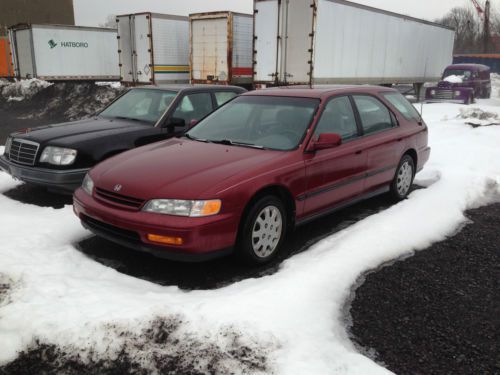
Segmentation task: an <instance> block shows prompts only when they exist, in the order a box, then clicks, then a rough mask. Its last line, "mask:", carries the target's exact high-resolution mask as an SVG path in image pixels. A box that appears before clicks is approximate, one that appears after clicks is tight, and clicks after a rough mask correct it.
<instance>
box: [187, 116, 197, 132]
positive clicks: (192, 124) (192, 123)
mask: <svg viewBox="0 0 500 375" xmlns="http://www.w3.org/2000/svg"><path fill="white" fill-rule="evenodd" d="M197 123H198V120H197V119H195V118H194V119H192V120H191V121H190V122H189V129H191V128H192V127H193V126H195V125H196V124H197Z"/></svg>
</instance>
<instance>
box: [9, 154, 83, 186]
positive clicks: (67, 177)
mask: <svg viewBox="0 0 500 375" xmlns="http://www.w3.org/2000/svg"><path fill="white" fill-rule="evenodd" d="M0 169H2V170H3V171H5V172H7V173H8V174H10V175H11V176H12V177H14V178H17V179H19V180H21V181H25V182H29V183H32V184H37V185H41V186H44V187H47V188H49V189H50V190H54V191H57V192H61V193H66V194H71V193H73V191H75V190H76V189H77V188H78V187H79V186H80V185H81V184H82V181H83V178H84V177H85V174H86V173H87V172H88V171H89V168H82V169H68V170H54V169H46V168H38V167H29V166H26V165H21V164H16V163H13V162H11V161H10V160H8V159H7V158H6V157H5V156H3V155H2V156H0Z"/></svg>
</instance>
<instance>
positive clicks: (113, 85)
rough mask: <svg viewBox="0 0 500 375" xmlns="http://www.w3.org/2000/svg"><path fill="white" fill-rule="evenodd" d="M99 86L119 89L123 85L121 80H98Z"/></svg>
mask: <svg viewBox="0 0 500 375" xmlns="http://www.w3.org/2000/svg"><path fill="white" fill-rule="evenodd" d="M95 84H96V85H97V86H109V87H111V88H113V89H119V88H120V87H122V84H121V82H96V83H95Z"/></svg>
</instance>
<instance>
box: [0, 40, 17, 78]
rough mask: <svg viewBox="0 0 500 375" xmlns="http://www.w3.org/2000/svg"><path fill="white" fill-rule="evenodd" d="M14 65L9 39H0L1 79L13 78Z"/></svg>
mask: <svg viewBox="0 0 500 375" xmlns="http://www.w3.org/2000/svg"><path fill="white" fill-rule="evenodd" d="M13 76H14V65H12V55H11V52H10V42H9V39H8V38H7V37H0V78H12V77H13Z"/></svg>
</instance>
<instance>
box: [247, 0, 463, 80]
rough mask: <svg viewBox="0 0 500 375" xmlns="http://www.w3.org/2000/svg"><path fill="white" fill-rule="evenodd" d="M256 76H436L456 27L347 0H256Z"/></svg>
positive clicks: (448, 53)
mask: <svg viewBox="0 0 500 375" xmlns="http://www.w3.org/2000/svg"><path fill="white" fill-rule="evenodd" d="M254 12H255V13H254V15H255V17H254V58H253V61H254V67H253V68H254V69H253V70H254V80H255V82H256V83H261V84H268V85H290V84H308V85H309V84H337V83H340V84H343V83H346V84H347V83H349V84H398V83H414V84H422V83H424V82H429V81H436V80H439V78H440V77H441V73H442V72H443V69H444V68H445V67H446V66H447V65H449V64H451V62H452V58H453V56H452V53H453V43H454V31H453V29H450V28H447V27H444V26H441V25H438V24H435V23H432V22H427V21H423V20H419V19H416V18H412V17H408V16H403V15H400V14H396V13H392V12H387V11H383V10H380V9H376V8H372V7H368V6H365V5H360V4H356V3H352V2H349V1H344V0H286V1H282V0H255V1H254Z"/></svg>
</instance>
